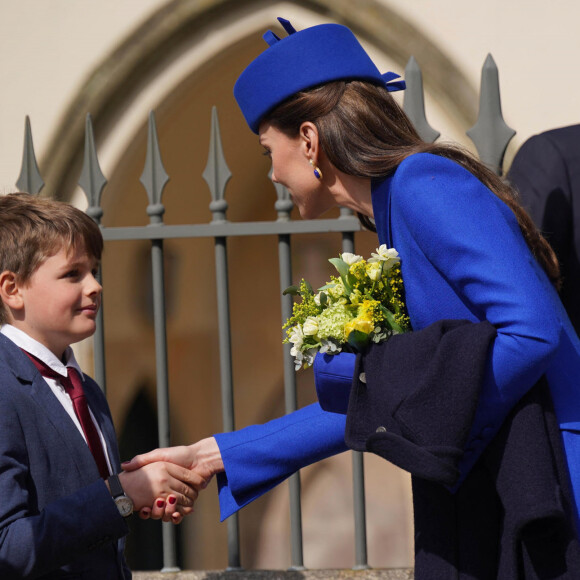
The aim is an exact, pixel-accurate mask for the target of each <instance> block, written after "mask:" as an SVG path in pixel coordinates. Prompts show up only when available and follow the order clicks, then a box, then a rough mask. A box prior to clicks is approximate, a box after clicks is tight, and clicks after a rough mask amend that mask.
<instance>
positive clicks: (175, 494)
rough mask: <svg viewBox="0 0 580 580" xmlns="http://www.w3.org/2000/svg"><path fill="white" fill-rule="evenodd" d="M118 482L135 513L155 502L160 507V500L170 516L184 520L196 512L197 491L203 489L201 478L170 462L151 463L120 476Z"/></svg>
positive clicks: (122, 473)
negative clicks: (186, 516)
mask: <svg viewBox="0 0 580 580" xmlns="http://www.w3.org/2000/svg"><path fill="white" fill-rule="evenodd" d="M119 480H120V482H121V485H122V487H123V491H124V492H125V494H126V495H127V496H128V497H130V498H131V500H132V501H133V505H134V508H135V510H136V511H139V510H141V509H142V508H146V507H149V506H151V505H153V504H154V502H155V505H156V507H159V506H160V503H158V502H159V500H161V501H162V502H163V504H164V506H167V511H168V512H170V513H171V515H172V514H173V513H175V512H177V513H178V514H180V515H181V516H184V515H187V514H189V513H191V512H192V511H193V504H194V502H195V500H196V499H197V496H198V490H199V489H200V488H201V486H202V485H203V479H202V477H201V476H199V475H198V474H196V473H195V472H193V471H191V470H189V469H186V468H184V467H182V466H179V465H175V464H174V463H168V462H156V463H151V464H147V465H144V466H143V467H142V468H140V469H136V470H134V471H131V472H128V471H124V472H121V473H120V474H119ZM179 521H181V519H179Z"/></svg>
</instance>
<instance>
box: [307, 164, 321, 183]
mask: <svg viewBox="0 0 580 580" xmlns="http://www.w3.org/2000/svg"><path fill="white" fill-rule="evenodd" d="M308 161H309V163H310V165H312V168H313V169H314V177H316V179H322V171H320V167H318V166H317V165H314V161H312V159H309V160H308Z"/></svg>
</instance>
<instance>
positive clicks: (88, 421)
mask: <svg viewBox="0 0 580 580" xmlns="http://www.w3.org/2000/svg"><path fill="white" fill-rule="evenodd" d="M23 352H24V353H25V354H27V355H28V357H29V358H30V360H31V361H32V362H33V363H34V366H35V367H36V368H37V369H38V370H39V372H40V374H41V375H42V376H43V377H49V378H51V379H56V380H58V381H60V384H61V385H62V386H63V387H64V390H65V391H66V392H67V394H68V395H69V397H70V398H71V400H72V403H73V407H74V410H75V413H76V416H77V418H78V420H79V422H80V424H81V427H82V428H83V432H84V434H85V437H86V439H87V443H88V445H89V449H90V450H91V453H92V454H93V457H94V458H95V462H96V464H97V467H98V468H99V473H100V474H101V477H102V478H103V479H107V478H108V477H109V468H108V467H107V460H106V458H105V452H104V451H103V446H102V444H101V439H100V437H99V433H98V431H97V428H96V427H95V423H94V422H93V419H92V417H91V414H90V412H89V406H88V404H87V398H86V397H85V392H84V391H83V384H82V381H81V378H80V376H79V373H78V372H77V371H76V370H75V369H74V368H72V367H67V371H68V377H63V376H62V375H60V374H59V373H57V372H56V371H53V370H52V369H51V368H50V367H49V366H48V365H46V364H45V363H44V362H42V361H41V360H39V359H37V358H36V357H35V356H32V355H31V354H30V353H29V352H26V351H23Z"/></svg>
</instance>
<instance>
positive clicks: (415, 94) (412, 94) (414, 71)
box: [403, 56, 441, 143]
mask: <svg viewBox="0 0 580 580" xmlns="http://www.w3.org/2000/svg"><path fill="white" fill-rule="evenodd" d="M405 82H406V84H407V87H406V89H405V96H404V98H403V109H404V111H405V113H406V114H407V116H408V117H409V119H411V122H412V123H413V125H414V127H415V129H416V130H417V133H419V137H421V139H423V141H426V142H427V143H433V141H435V140H436V139H437V138H438V137H439V135H441V133H440V132H439V131H436V130H435V129H433V127H431V125H429V122H428V121H427V117H426V116H425V97H424V90H423V75H422V73H421V68H420V67H419V64H418V63H417V61H416V60H415V57H413V56H411V58H410V59H409V62H408V63H407V66H406V67H405Z"/></svg>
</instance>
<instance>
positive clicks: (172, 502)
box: [167, 496, 177, 505]
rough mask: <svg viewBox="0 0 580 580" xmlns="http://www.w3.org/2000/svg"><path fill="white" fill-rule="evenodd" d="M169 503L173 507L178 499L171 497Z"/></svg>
mask: <svg viewBox="0 0 580 580" xmlns="http://www.w3.org/2000/svg"><path fill="white" fill-rule="evenodd" d="M167 501H168V502H169V503H170V504H171V505H173V504H174V503H175V502H176V501H177V498H176V497H173V496H171V497H169V498H168V500H167Z"/></svg>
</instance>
